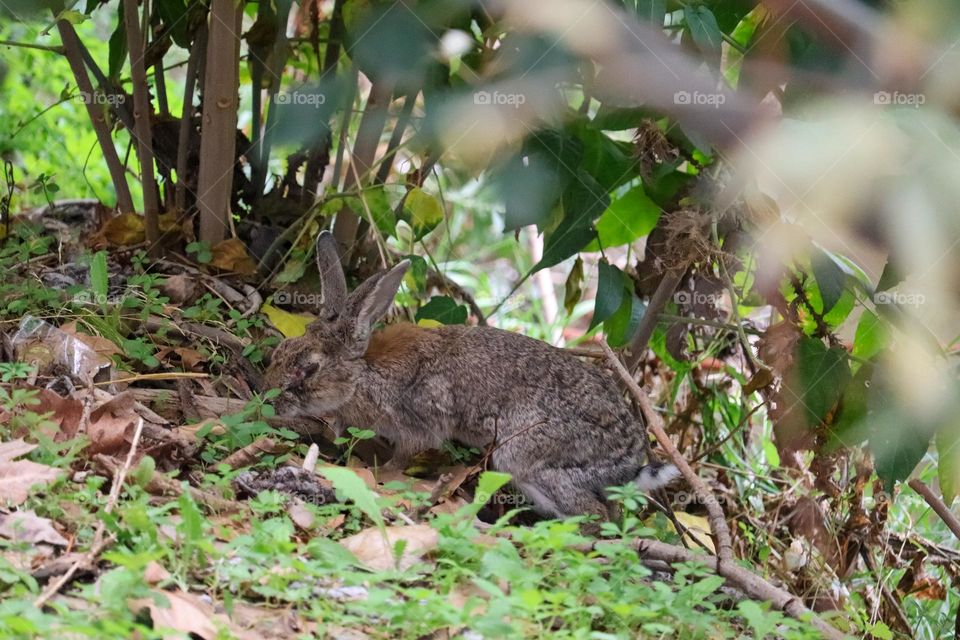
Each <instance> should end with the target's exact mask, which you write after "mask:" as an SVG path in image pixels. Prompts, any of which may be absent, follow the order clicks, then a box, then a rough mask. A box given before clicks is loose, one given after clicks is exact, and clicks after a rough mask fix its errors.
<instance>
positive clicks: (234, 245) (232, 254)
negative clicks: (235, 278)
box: [210, 238, 257, 276]
mask: <svg viewBox="0 0 960 640" xmlns="http://www.w3.org/2000/svg"><path fill="white" fill-rule="evenodd" d="M210 254H211V255H212V256H213V258H212V259H211V260H210V264H211V265H212V266H214V267H216V268H217V269H221V270H223V271H230V272H233V273H238V274H240V275H243V276H252V275H253V274H255V273H256V272H257V264H256V262H254V261H253V258H251V257H250V254H249V253H247V247H246V246H244V244H243V242H242V241H241V240H240V239H239V238H228V239H226V240H224V241H223V242H218V243H217V244H216V245H214V246H213V247H211V248H210Z"/></svg>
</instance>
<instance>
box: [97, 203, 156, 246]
mask: <svg viewBox="0 0 960 640" xmlns="http://www.w3.org/2000/svg"><path fill="white" fill-rule="evenodd" d="M97 235H99V236H102V237H103V238H104V239H106V241H107V242H109V243H110V244H116V245H120V246H122V247H126V246H130V245H132V244H139V243H141V242H143V241H144V240H146V238H147V232H146V227H144V224H143V216H141V215H138V214H136V213H133V212H132V211H131V212H127V213H121V214H120V215H118V216H114V217H112V218H110V219H109V220H107V223H106V224H105V225H103V228H101V229H100V231H99V232H98V234H97Z"/></svg>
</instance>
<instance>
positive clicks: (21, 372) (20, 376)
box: [0, 362, 36, 382]
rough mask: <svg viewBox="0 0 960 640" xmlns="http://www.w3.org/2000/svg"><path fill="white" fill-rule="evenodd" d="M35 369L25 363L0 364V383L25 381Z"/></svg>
mask: <svg viewBox="0 0 960 640" xmlns="http://www.w3.org/2000/svg"><path fill="white" fill-rule="evenodd" d="M35 369H36V367H34V366H33V365H32V364H29V363H26V362H0V382H13V381H14V380H26V379H27V378H29V377H30V376H31V375H32V374H33V372H34V370H35Z"/></svg>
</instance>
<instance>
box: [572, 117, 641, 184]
mask: <svg viewBox="0 0 960 640" xmlns="http://www.w3.org/2000/svg"><path fill="white" fill-rule="evenodd" d="M575 131H576V133H577V138H578V139H579V140H580V142H581V143H582V144H583V160H582V161H581V163H580V168H581V169H583V170H584V171H586V172H587V173H589V174H590V175H591V176H593V177H594V179H595V180H596V181H597V184H599V185H600V186H601V187H602V188H603V189H604V190H605V191H611V190H613V189H615V188H616V187H618V186H620V185H622V184H624V183H625V182H627V181H629V180H631V179H632V178H633V177H634V176H636V174H637V171H636V167H637V159H636V158H635V157H634V156H633V149H632V148H631V145H630V144H629V143H627V142H618V141H615V140H612V139H610V137H608V136H607V135H606V134H605V133H603V132H602V131H599V130H598V129H596V128H595V127H590V126H589V123H586V122H580V123H578V124H577V126H576V127H575Z"/></svg>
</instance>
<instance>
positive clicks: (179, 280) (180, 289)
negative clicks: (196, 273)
mask: <svg viewBox="0 0 960 640" xmlns="http://www.w3.org/2000/svg"><path fill="white" fill-rule="evenodd" d="M160 291H161V292H162V293H163V295H165V296H167V297H168V298H170V303H171V304H175V305H178V306H183V305H186V304H187V303H190V302H193V299H194V298H196V297H197V282H196V280H194V278H192V277H191V276H188V275H187V274H185V273H178V274H177V275H173V276H167V278H166V280H164V281H163V284H161V285H160Z"/></svg>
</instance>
